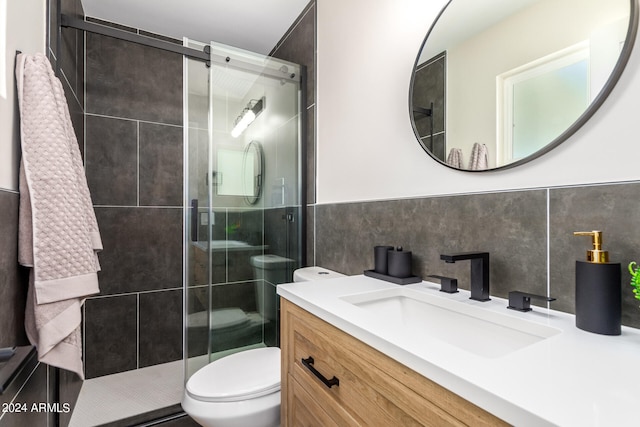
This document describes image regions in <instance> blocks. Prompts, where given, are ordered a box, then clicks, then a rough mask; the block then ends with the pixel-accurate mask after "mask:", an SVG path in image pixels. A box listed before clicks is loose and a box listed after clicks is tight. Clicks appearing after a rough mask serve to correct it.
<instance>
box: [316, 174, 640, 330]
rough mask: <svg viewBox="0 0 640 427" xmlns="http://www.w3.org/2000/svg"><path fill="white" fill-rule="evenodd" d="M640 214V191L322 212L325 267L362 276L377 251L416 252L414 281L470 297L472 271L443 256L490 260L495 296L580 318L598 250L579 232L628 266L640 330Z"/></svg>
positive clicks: (597, 188) (629, 304) (421, 201)
mask: <svg viewBox="0 0 640 427" xmlns="http://www.w3.org/2000/svg"><path fill="white" fill-rule="evenodd" d="M434 167H435V165H434ZM438 167H441V166H438ZM639 209H640V183H639V182H632V183H623V184H611V185H590V186H577V187H560V188H543V189H532V190H522V191H508V192H498V193H483V194H467V195H455V196H443V197H425V198H415V199H403V200H384V201H374V202H357V203H343V204H327V205H317V206H316V218H315V222H316V225H315V226H316V261H317V264H318V265H322V266H324V267H326V268H330V269H333V270H337V271H340V272H342V273H346V274H350V275H352V274H361V273H362V271H363V270H366V269H370V268H373V247H374V246H375V245H396V246H398V245H399V246H403V248H404V249H405V250H410V251H412V252H413V263H414V267H413V272H414V274H417V275H420V276H422V277H423V278H426V276H428V275H430V274H438V275H444V276H450V277H455V278H457V279H458V283H459V286H460V287H461V288H464V289H469V271H470V266H469V263H468V262H458V263H455V264H446V263H445V262H444V261H441V260H440V257H439V256H440V254H443V253H447V252H464V251H488V252H489V253H490V254H491V258H490V262H491V267H490V274H491V295H494V296H497V297H502V298H506V297H507V296H508V292H509V291H512V290H520V291H525V292H531V293H535V294H540V295H547V292H548V293H549V295H550V296H552V297H555V298H557V301H555V302H553V303H551V308H553V309H556V310H560V311H565V312H569V313H573V312H574V310H575V306H574V298H575V261H576V260H585V259H586V251H587V249H590V248H591V241H590V240H589V239H588V238H586V237H574V236H573V232H574V231H585V230H586V231H589V230H603V231H604V248H605V249H606V250H609V255H610V258H611V261H612V262H614V261H615V262H620V263H621V264H622V266H621V268H622V284H621V286H622V289H623V324H624V325H628V326H632V327H636V328H637V327H640V307H638V306H639V305H640V304H639V301H638V300H636V299H634V298H633V294H632V292H631V286H629V281H630V275H629V273H628V270H627V265H628V263H629V262H630V261H633V260H636V261H640V228H639V227H638V220H637V218H638V215H637V212H638V210H639Z"/></svg>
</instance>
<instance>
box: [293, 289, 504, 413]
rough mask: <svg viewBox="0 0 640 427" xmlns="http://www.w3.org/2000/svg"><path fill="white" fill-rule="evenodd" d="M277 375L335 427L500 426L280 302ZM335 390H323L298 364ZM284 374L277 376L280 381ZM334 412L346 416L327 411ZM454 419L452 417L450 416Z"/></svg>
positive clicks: (474, 408)
mask: <svg viewBox="0 0 640 427" xmlns="http://www.w3.org/2000/svg"><path fill="white" fill-rule="evenodd" d="M282 313H283V357H285V358H286V360H284V364H283V371H284V370H286V372H287V373H288V374H289V375H291V376H292V377H293V379H294V380H295V381H297V384H298V385H299V386H300V387H302V388H304V389H305V390H306V391H307V392H308V393H309V395H311V396H313V399H314V400H315V401H316V402H318V404H319V405H321V407H322V408H324V409H325V411H326V412H327V414H329V416H331V417H332V418H333V420H334V421H335V422H337V423H338V424H340V425H363V426H396V425H397V426H419V425H437V426H443V425H451V426H463V425H473V426H478V425H487V426H488V425H490V426H496V425H501V424H502V425H506V424H503V423H502V421H500V420H499V419H497V418H495V417H494V416H493V415H491V414H489V413H487V412H485V411H483V410H481V409H480V408H478V407H476V406H474V405H472V404H471V403H469V402H467V401H465V400H464V399H462V398H460V397H459V396H457V395H455V394H454V393H451V392H449V391H448V390H446V389H444V388H442V387H440V386H439V385H437V384H435V383H434V382H432V381H430V380H428V379H427V378H425V377H423V376H421V375H420V374H418V373H416V372H414V371H412V370H411V369H409V368H407V367H406V366H404V365H402V364H400V363H398V362H396V361H394V360H393V359H391V358H389V357H387V356H385V355H384V354H382V353H380V352H379V351H377V350H375V349H373V348H372V347H370V346H368V345H366V344H364V343H363V342H361V341H359V340H357V339H355V338H353V337H352V336H350V335H348V334H346V333H344V332H342V331H341V330H339V329H337V328H335V327H333V326H331V325H329V324H328V323H326V322H324V321H323V320H321V319H319V318H318V317H316V316H313V315H311V314H310V313H308V312H306V311H304V310H302V309H301V308H299V307H297V306H295V305H294V304H291V303H289V302H287V301H286V300H283V301H282ZM309 357H312V358H313V364H312V367H313V368H314V369H315V370H317V371H318V372H319V373H320V374H321V375H323V376H324V377H326V378H327V379H330V378H332V377H333V376H335V377H337V378H338V380H339V385H337V386H333V387H328V386H326V385H325V384H324V383H323V382H322V381H321V380H320V379H319V378H318V377H317V376H316V375H315V374H314V373H313V372H312V371H311V370H310V369H309V368H308V367H307V366H305V365H304V364H303V363H302V359H307V358H309ZM284 375H285V373H284V372H283V376H284ZM331 407H339V408H341V409H343V410H344V411H345V412H346V413H347V414H348V417H346V419H345V416H344V414H342V413H340V412H337V413H334V412H332V410H328V409H327V408H331ZM453 414H455V415H453Z"/></svg>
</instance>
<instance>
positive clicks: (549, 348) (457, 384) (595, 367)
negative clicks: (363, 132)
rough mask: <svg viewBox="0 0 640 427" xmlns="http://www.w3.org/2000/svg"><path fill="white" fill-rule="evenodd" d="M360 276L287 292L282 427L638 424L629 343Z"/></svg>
mask: <svg viewBox="0 0 640 427" xmlns="http://www.w3.org/2000/svg"><path fill="white" fill-rule="evenodd" d="M438 290H439V285H437V284H435V283H430V282H422V283H418V284H414V285H407V286H399V285H394V284H390V283H387V282H383V281H380V280H376V279H373V278H369V277H365V276H351V277H345V278H339V279H332V280H325V281H318V282H306V283H295V284H286V285H281V286H279V287H278V293H279V294H280V296H281V325H282V326H281V328H282V329H281V348H282V358H283V360H282V425H283V426H296V425H322V426H325V425H326V426H330V425H338V426H342V425H367V426H372V425H381V426H383V425H384V426H393V425H402V426H405V425H473V426H478V425H491V426H496V425H509V424H513V425H518V426H540V425H563V426H564V425H575V426H590V425H591V426H597V425H616V426H624V425H637V422H638V418H637V416H636V415H635V413H634V412H635V411H634V408H635V407H636V405H635V403H634V401H635V397H634V396H635V395H636V393H635V391H636V390H637V384H639V383H640V373H638V372H637V370H635V371H634V363H635V360H637V355H638V354H640V333H639V331H638V330H636V329H633V328H626V327H623V331H622V336H615V337H614V336H603V335H597V334H592V333H588V332H585V331H581V330H579V329H577V328H576V327H575V317H574V316H573V315H570V314H567V313H562V312H557V311H553V310H548V309H545V308H541V307H534V308H533V311H531V312H528V313H521V312H515V311H512V310H507V309H506V306H507V305H508V302H507V301H506V300H504V299H501V298H496V297H492V299H491V301H487V302H479V301H473V300H469V293H468V292H466V291H461V292H460V293H458V294H454V295H450V294H443V293H440V292H439V291H438Z"/></svg>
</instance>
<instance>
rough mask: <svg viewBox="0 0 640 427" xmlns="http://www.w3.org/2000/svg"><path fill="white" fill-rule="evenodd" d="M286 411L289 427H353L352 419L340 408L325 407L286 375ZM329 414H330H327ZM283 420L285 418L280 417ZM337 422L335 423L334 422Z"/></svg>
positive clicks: (290, 376)
mask: <svg viewBox="0 0 640 427" xmlns="http://www.w3.org/2000/svg"><path fill="white" fill-rule="evenodd" d="M287 378H288V380H287V381H288V382H287V388H288V390H290V391H291V392H290V393H288V395H287V399H288V404H287V406H288V408H289V409H288V411H289V413H288V414H286V417H287V418H288V419H289V425H292V426H296V427H333V426H335V427H342V426H348V425H354V421H353V419H352V418H351V417H350V416H349V414H348V413H347V412H346V411H345V410H344V409H342V408H340V407H332V406H331V405H326V404H325V402H322V401H321V400H319V399H317V398H316V397H315V396H314V397H312V396H311V395H310V394H309V393H308V392H307V391H306V389H305V387H304V386H302V385H300V383H298V382H297V381H296V380H295V379H294V378H293V376H292V375H290V374H289V375H287ZM329 413H330V414H329ZM281 418H282V419H283V420H284V419H285V416H284V414H283V416H282V417H281ZM334 420H337V421H334Z"/></svg>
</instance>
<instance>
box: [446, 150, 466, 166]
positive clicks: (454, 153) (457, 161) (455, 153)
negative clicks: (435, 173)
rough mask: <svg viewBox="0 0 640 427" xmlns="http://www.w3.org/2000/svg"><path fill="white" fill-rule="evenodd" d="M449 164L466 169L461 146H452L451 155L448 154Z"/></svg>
mask: <svg viewBox="0 0 640 427" xmlns="http://www.w3.org/2000/svg"><path fill="white" fill-rule="evenodd" d="M447 164H448V165H449V166H451V167H454V168H457V169H464V166H463V162H462V150H461V149H459V148H452V149H451V150H449V155H448V156H447Z"/></svg>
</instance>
